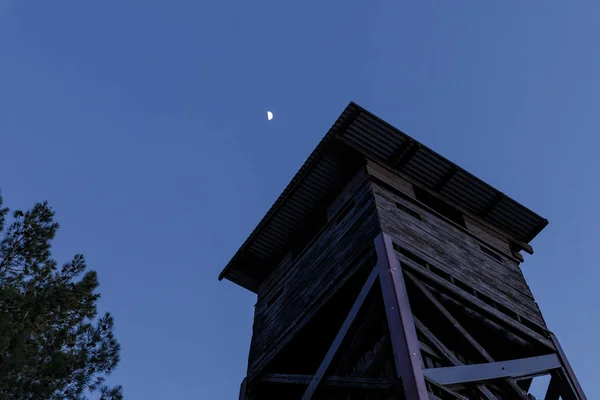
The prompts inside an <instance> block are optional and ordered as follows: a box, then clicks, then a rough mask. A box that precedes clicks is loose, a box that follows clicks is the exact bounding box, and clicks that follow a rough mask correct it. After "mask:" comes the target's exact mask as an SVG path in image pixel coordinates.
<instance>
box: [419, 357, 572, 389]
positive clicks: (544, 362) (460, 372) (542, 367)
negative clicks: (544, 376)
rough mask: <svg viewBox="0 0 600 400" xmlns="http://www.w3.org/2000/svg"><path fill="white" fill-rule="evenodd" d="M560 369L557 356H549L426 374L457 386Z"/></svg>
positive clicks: (440, 382) (430, 370)
mask: <svg viewBox="0 0 600 400" xmlns="http://www.w3.org/2000/svg"><path fill="white" fill-rule="evenodd" d="M560 367H561V364H560V360H559V359H558V357H557V356H556V354H548V355H545V356H539V357H529V358H521V359H518V360H509V361H498V362H494V363H485V364H469V365H460V366H455V367H442V368H428V369H426V370H425V371H424V374H425V376H427V378H428V379H431V380H433V381H435V382H437V383H439V384H440V385H455V384H457V383H467V382H482V381H488V380H492V379H501V378H517V377H519V376H521V375H529V374H533V373H538V372H550V371H552V370H554V369H557V368H560Z"/></svg>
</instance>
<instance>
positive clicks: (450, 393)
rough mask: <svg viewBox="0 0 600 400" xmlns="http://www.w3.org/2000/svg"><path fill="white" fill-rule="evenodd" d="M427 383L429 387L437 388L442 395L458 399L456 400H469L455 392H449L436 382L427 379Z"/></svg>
mask: <svg viewBox="0 0 600 400" xmlns="http://www.w3.org/2000/svg"><path fill="white" fill-rule="evenodd" d="M425 379H427V378H425ZM427 382H429V384H430V385H432V386H435V387H436V388H438V389H439V390H441V391H442V392H444V393H447V394H449V395H450V396H454V398H456V399H458V400H469V399H468V398H466V397H465V396H463V395H462V394H460V393H457V392H455V391H454V390H450V389H448V388H447V387H445V386H442V385H440V384H438V383H437V382H434V381H432V380H429V379H427Z"/></svg>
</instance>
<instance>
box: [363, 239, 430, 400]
mask: <svg viewBox="0 0 600 400" xmlns="http://www.w3.org/2000/svg"><path fill="white" fill-rule="evenodd" d="M375 250H376V252H377V270H378V271H379V282H380V284H381V291H382V294H383V301H384V304H385V311H386V314H387V320H388V326H389V329H390V336H391V339H392V349H393V352H394V362H395V365H396V372H397V374H398V377H399V378H400V380H401V381H402V386H403V388H404V394H405V397H406V398H407V399H411V400H427V399H428V398H429V396H428V394H427V386H426V385H425V378H424V376H423V369H422V361H421V352H420V348H419V340H418V338H417V332H416V330H415V325H414V322H413V320H412V312H411V309H410V303H409V301H408V293H407V292H406V286H405V285H404V277H403V276H402V270H401V266H400V263H399V262H398V260H397V259H396V256H395V254H394V248H393V246H392V238H391V237H390V236H388V235H387V234H385V233H381V234H379V236H377V238H376V239H375Z"/></svg>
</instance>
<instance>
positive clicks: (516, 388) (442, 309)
mask: <svg viewBox="0 0 600 400" xmlns="http://www.w3.org/2000/svg"><path fill="white" fill-rule="evenodd" d="M406 275H407V276H408V277H409V279H410V280H411V281H412V282H413V284H414V285H415V286H417V288H419V290H420V291H421V292H422V293H423V295H425V297H426V298H427V300H429V301H430V302H431V303H432V304H433V306H434V307H435V308H436V309H437V310H438V311H439V312H440V313H441V314H442V315H443V316H444V317H445V318H446V319H447V320H448V321H449V322H450V323H451V324H452V325H453V326H454V327H455V328H456V330H458V332H459V333H460V334H461V335H462V336H463V337H464V338H465V339H466V340H467V342H469V344H470V345H471V346H473V348H474V349H475V350H476V351H477V352H478V353H479V355H480V356H481V357H482V358H483V359H485V360H486V361H487V362H490V363H491V362H494V359H493V358H492V356H490V355H489V353H488V352H487V351H486V350H485V349H484V348H483V347H482V346H481V345H480V344H479V343H478V342H477V341H476V340H475V339H474V338H473V336H471V335H470V334H469V332H467V330H466V329H465V328H463V326H462V325H461V324H460V323H459V322H458V321H457V320H456V318H454V317H453V316H452V314H450V312H449V311H448V310H446V308H445V307H444V306H443V305H442V304H441V303H440V302H439V301H438V300H437V299H436V298H435V297H434V296H433V295H432V294H431V293H430V292H429V290H427V288H426V287H425V286H424V285H423V284H422V283H421V282H419V280H418V279H417V278H415V277H414V275H412V274H411V273H410V272H408V271H406ZM505 382H506V383H507V384H508V386H509V387H510V388H511V389H512V390H513V391H514V392H515V393H516V394H517V395H518V396H519V397H520V398H521V399H522V400H529V398H528V396H527V394H526V393H525V392H524V391H523V390H522V389H521V388H520V387H519V386H518V385H517V384H516V383H515V382H514V381H513V380H510V379H506V380H505Z"/></svg>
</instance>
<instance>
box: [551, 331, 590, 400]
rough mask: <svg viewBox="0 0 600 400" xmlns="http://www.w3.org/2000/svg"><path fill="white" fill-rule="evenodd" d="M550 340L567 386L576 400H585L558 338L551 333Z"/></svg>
mask: <svg viewBox="0 0 600 400" xmlns="http://www.w3.org/2000/svg"><path fill="white" fill-rule="evenodd" d="M550 338H551V339H552V343H553V344H554V346H555V347H556V351H557V352H558V357H559V358H560V361H561V363H562V366H563V371H564V374H565V377H566V379H567V381H568V383H569V386H570V387H571V390H572V391H573V393H574V395H575V396H577V397H576V398H577V399H579V400H587V397H586V396H585V393H583V389H582V388H581V385H580V384H579V381H578V380H577V377H576V376H575V372H573V369H572V368H571V364H570V363H569V360H568V359H567V355H566V354H565V352H564V351H563V349H562V346H561V345H560V343H559V341H558V338H557V337H556V335H554V333H552V332H550Z"/></svg>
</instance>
